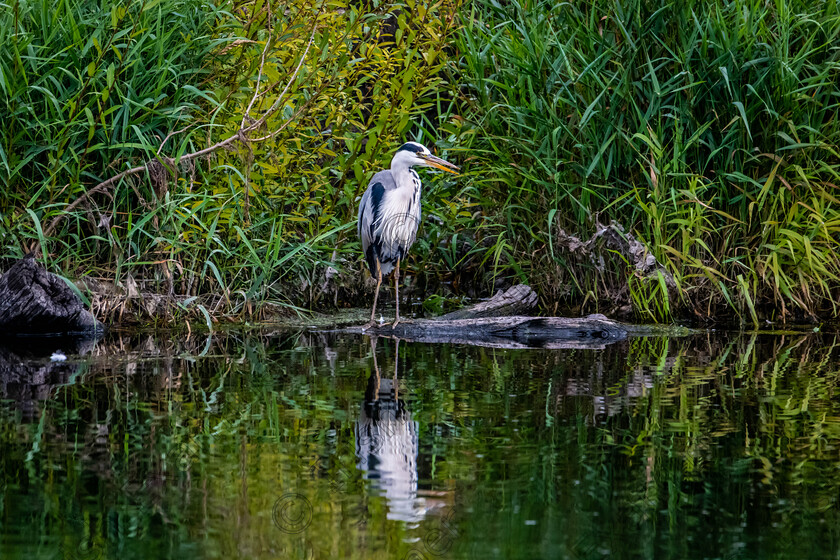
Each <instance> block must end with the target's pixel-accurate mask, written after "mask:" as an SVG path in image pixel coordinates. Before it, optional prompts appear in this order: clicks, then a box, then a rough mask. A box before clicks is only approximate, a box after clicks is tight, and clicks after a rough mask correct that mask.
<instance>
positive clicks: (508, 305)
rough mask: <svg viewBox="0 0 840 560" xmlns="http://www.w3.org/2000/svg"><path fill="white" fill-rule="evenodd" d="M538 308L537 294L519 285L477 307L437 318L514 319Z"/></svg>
mask: <svg viewBox="0 0 840 560" xmlns="http://www.w3.org/2000/svg"><path fill="white" fill-rule="evenodd" d="M536 306H537V294H536V292H534V290H532V289H531V287H530V286H526V285H525V284H517V285H516V286H512V287H510V288H508V289H507V290H505V291H503V292H498V293H497V294H496V295H494V296H493V297H491V298H490V299H488V300H487V301H482V302H480V303H477V304H475V305H470V306H469V307H465V308H463V309H459V310H457V311H453V312H452V313H447V314H446V315H441V316H440V317H437V320H440V321H452V320H455V319H478V318H481V317H512V316H515V315H523V314H525V313H528V312H529V311H531V310H532V309H533V308H534V307H536Z"/></svg>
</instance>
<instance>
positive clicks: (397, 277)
mask: <svg viewBox="0 0 840 560" xmlns="http://www.w3.org/2000/svg"><path fill="white" fill-rule="evenodd" d="M394 297H395V298H396V299H397V312H396V313H397V316H396V318H395V319H394V324H393V325H391V326H392V327H396V326H397V325H399V324H400V259H397V267H396V268H395V269H394Z"/></svg>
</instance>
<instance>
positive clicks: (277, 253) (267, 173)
mask: <svg viewBox="0 0 840 560" xmlns="http://www.w3.org/2000/svg"><path fill="white" fill-rule="evenodd" d="M10 8H12V9H10V10H4V11H3V12H2V14H0V18H2V20H0V27H2V31H0V33H2V34H3V36H2V39H3V40H4V41H6V43H7V44H10V45H12V48H11V49H9V50H4V51H3V52H2V53H0V69H2V75H3V76H6V77H7V79H6V80H5V81H4V82H3V85H4V89H3V98H2V103H3V105H2V106H3V107H4V108H5V109H6V110H7V111H8V113H9V114H10V115H11V118H10V119H8V120H4V122H3V123H0V127H2V128H0V147H2V150H0V154H2V163H5V169H4V171H5V173H0V175H2V176H3V186H4V187H5V188H4V189H3V192H2V193H0V197H3V198H2V199H0V202H2V207H3V208H4V209H9V211H8V212H4V213H3V216H2V220H3V221H2V226H0V228H1V229H0V231H2V239H3V244H2V245H3V248H2V256H3V257H19V256H21V255H22V254H23V253H24V252H25V251H27V250H28V249H29V248H30V247H32V245H33V243H34V242H37V243H38V245H40V246H41V248H42V249H43V253H44V260H45V261H46V262H47V264H48V265H49V266H51V267H52V268H54V269H58V270H61V271H62V272H63V273H65V274H66V275H68V276H78V275H81V274H88V275H92V276H94V277H98V278H100V279H104V280H107V281H109V282H114V283H116V284H117V285H120V286H124V288H125V289H124V291H123V293H128V294H130V293H131V291H132V287H131V284H133V283H136V284H137V285H138V287H139V289H140V290H141V291H150V292H156V293H163V294H169V295H178V296H181V300H182V301H181V307H182V308H184V307H187V306H189V305H191V304H192V302H194V301H196V300H195V298H196V297H198V298H200V299H199V301H198V302H196V304H195V305H194V306H195V307H196V308H197V309H199V310H201V311H202V315H206V311H207V309H208V308H209V306H210V305H211V304H212V306H213V307H212V309H213V310H214V311H217V312H218V311H219V310H220V309H221V310H223V311H228V312H233V313H238V312H240V311H245V312H247V313H251V312H253V311H254V310H255V306H253V305H252V303H257V304H259V303H263V302H274V303H279V304H281V305H284V306H290V307H294V304H296V303H300V302H307V301H310V302H311V301H313V300H315V299H317V297H318V296H319V293H318V290H319V288H318V286H319V285H320V284H322V283H323V281H322V278H321V277H320V276H321V275H322V274H323V273H324V271H325V269H326V268H327V266H332V267H335V268H338V269H340V270H341V271H342V272H343V271H344V270H343V269H344V265H345V262H347V263H349V265H348V268H349V272H351V274H350V275H348V276H356V277H358V278H359V279H361V276H360V275H359V274H358V273H357V271H358V270H359V269H358V265H357V264H356V263H357V259H356V256H355V254H356V252H357V251H358V244H357V243H356V242H355V241H351V242H349V243H347V242H346V240H347V238H348V235H347V233H346V232H347V231H349V230H350V229H351V226H352V221H353V218H354V216H355V212H356V204H357V202H356V201H357V199H358V197H359V196H360V194H361V192H362V191H363V190H364V188H365V187H366V186H367V180H368V178H369V176H370V174H371V173H372V172H373V171H374V169H376V168H381V167H382V166H383V164H385V162H387V158H389V157H390V154H391V152H392V150H393V146H394V145H395V144H397V143H398V142H400V141H401V139H402V138H404V137H405V136H406V135H407V134H409V132H411V127H412V123H413V122H414V121H415V120H417V119H418V118H419V116H420V115H422V114H423V112H424V111H426V110H428V109H429V108H430V107H431V104H432V100H433V99H434V95H435V94H436V92H437V90H439V89H440V88H441V87H443V86H442V83H443V82H442V80H443V78H442V73H441V70H442V68H443V64H444V62H445V60H446V57H445V53H444V52H443V48H444V46H445V44H446V41H447V39H448V36H449V33H450V31H451V30H452V29H454V26H453V17H454V13H453V12H452V11H451V10H450V11H449V12H445V11H444V10H443V7H442V6H441V5H430V4H425V3H420V2H414V1H409V2H407V3H405V4H394V5H389V6H388V7H387V8H385V7H379V6H375V5H366V6H364V7H361V8H360V7H359V6H356V5H355V4H351V3H348V2H341V1H339V2H326V1H322V2H308V1H306V0H300V1H298V2H294V3H291V4H285V3H277V2H273V3H272V2H264V1H262V0H257V1H253V2H235V3H227V2H224V3H220V4H218V5H217V4H216V3H213V2H210V3H207V2H201V1H199V0H191V1H184V2H181V1H176V0H161V1H160V2H148V3H145V4H139V3H138V4H132V5H131V7H130V8H126V7H125V6H123V4H122V3H120V2H118V1H116V0H114V1H110V2H103V3H100V4H98V5H97V6H93V7H90V6H88V4H87V3H83V2H77V3H72V2H71V3H64V4H62V6H61V10H59V12H54V11H53V10H52V5H51V4H49V3H46V2H33V3H26V4H23V3H17V2H15V3H13V4H12V5H11V6H10ZM444 14H448V15H447V17H446V18H444ZM430 95H431V96H432V97H430ZM261 118H262V119H264V124H263V125H262V126H261V127H259V128H258V129H257V130H255V131H252V132H250V133H248V134H247V136H243V137H241V141H237V142H233V143H229V144H227V145H226V148H225V149H224V150H218V149H217V150H215V151H213V150H207V153H206V154H205V155H202V156H201V157H194V156H192V155H191V154H194V153H196V152H198V151H199V150H202V149H206V148H208V147H211V146H214V145H215V144H216V143H218V142H219V141H222V140H225V139H227V138H230V137H233V138H237V135H238V131H239V130H240V129H241V128H242V127H243V126H247V125H249V124H251V123H253V122H255V121H257V120H258V119H261ZM413 134H415V135H417V136H419V137H422V136H423V132H422V131H421V130H419V129H415V130H414V131H413ZM187 155H188V156H189V157H185V156H187ZM148 162H151V163H152V165H149V166H148V167H147V170H148V173H147V172H146V170H141V173H139V174H136V175H129V176H127V177H123V178H121V179H120V180H119V181H116V182H115V183H114V184H113V185H106V187H107V188H103V187H102V186H101V185H100V183H101V181H103V180H106V179H108V178H110V177H113V176H114V175H116V174H117V173H119V172H122V171H124V170H126V169H129V168H132V167H137V166H141V167H142V166H143V165H147V164H148ZM97 185H99V186H98V187H97ZM91 191H93V192H91ZM59 220H61V221H59ZM56 226H58V227H57V229H54V228H55V227H56ZM350 238H351V239H352V238H353V236H350ZM345 254H350V255H352V257H351V258H349V259H344V258H343V257H344V255H345ZM360 285H361V283H360V282H358V281H357V282H356V285H355V286H350V287H349V288H348V289H349V290H351V292H352V290H358V289H359V286H360ZM185 298H186V299H185ZM101 303H102V306H101V309H102V310H104V311H103V313H105V314H106V315H107V314H119V315H121V314H122V311H123V310H124V308H125V305H124V304H125V303H126V302H125V301H117V300H115V301H114V302H111V303H110V304H109V303H108V302H101Z"/></svg>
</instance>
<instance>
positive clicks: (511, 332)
mask: <svg viewBox="0 0 840 560" xmlns="http://www.w3.org/2000/svg"><path fill="white" fill-rule="evenodd" d="M347 330H348V331H350V332H359V333H364V334H369V335H371V336H388V337H394V338H399V339H402V340H409V341H413V342H424V343H454V344H470V345H475V346H488V347H492V348H596V349H597V348H604V347H605V346H607V345H608V344H612V343H614V342H618V341H620V340H624V339H626V338H627V337H628V336H651V335H668V336H681V335H683V336H684V335H686V334H689V333H690V332H691V331H689V330H688V329H683V328H675V327H649V326H642V325H627V324H624V323H618V322H616V321H613V320H611V319H608V318H607V317H605V316H603V315H590V316H588V317H581V318H568V317H500V318H492V317H489V318H480V319H455V320H452V321H441V320H435V319H418V320H414V321H404V322H401V323H400V324H399V325H397V326H396V328H394V327H392V326H391V325H390V324H389V323H385V324H383V325H382V326H379V327H373V328H370V329H367V330H364V331H363V330H362V328H361V327H351V328H349V329H347Z"/></svg>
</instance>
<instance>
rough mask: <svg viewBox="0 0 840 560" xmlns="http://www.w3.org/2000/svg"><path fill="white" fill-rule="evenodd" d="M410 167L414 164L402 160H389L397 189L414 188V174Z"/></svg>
mask: <svg viewBox="0 0 840 560" xmlns="http://www.w3.org/2000/svg"><path fill="white" fill-rule="evenodd" d="M412 165H414V162H407V161H405V160H403V159H402V158H396V157H395V158H394V159H393V160H391V173H393V175H394V182H395V183H396V184H397V188H400V187H412V188H414V186H415V181H414V177H415V176H416V173H413V172H412V169H411V167H412Z"/></svg>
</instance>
